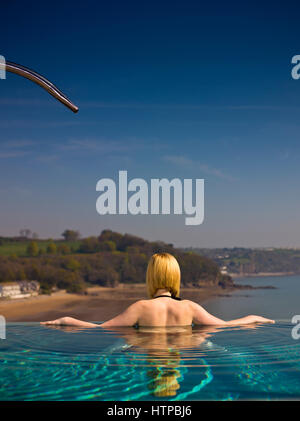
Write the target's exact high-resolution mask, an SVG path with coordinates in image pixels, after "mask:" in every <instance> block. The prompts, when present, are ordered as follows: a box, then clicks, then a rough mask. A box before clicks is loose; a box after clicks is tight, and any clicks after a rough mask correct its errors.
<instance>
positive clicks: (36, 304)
mask: <svg viewBox="0 0 300 421" xmlns="http://www.w3.org/2000/svg"><path fill="white" fill-rule="evenodd" d="M87 292H88V294H87V295H77V294H69V293H66V292H64V291H59V292H55V293H53V294H52V295H38V296H35V297H29V298H23V299H14V300H12V299H1V300H0V315H2V316H4V317H5V318H6V321H7V322H40V321H46V320H52V319H55V318H58V317H63V316H71V317H75V318H78V319H82V320H86V321H99V322H100V321H104V320H108V319H110V318H112V317H114V316H116V315H117V314H119V313H120V312H122V311H123V310H125V308H126V307H128V305H130V304H132V303H134V302H135V301H137V300H140V299H146V298H147V295H146V289H145V285H141V284H134V285H125V286H124V285H120V286H119V287H117V288H104V287H94V288H88V290H87ZM180 295H181V297H182V298H184V299H189V300H193V301H195V302H197V303H199V304H203V303H204V302H205V301H206V300H208V299H210V298H212V297H217V296H222V295H223V296H224V295H228V291H227V290H224V289H222V288H219V289H217V288H182V289H181V294H180Z"/></svg>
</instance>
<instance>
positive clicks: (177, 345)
mask: <svg viewBox="0 0 300 421" xmlns="http://www.w3.org/2000/svg"><path fill="white" fill-rule="evenodd" d="M258 326H259V324H253V325H250V324H249V325H247V326H240V327H234V330H249V329H255V328H257V327H258ZM47 327H49V328H51V329H60V330H64V331H66V332H70V333H75V332H78V331H80V330H82V328H78V327H74V326H63V327H62V326H53V325H48V326H47ZM96 329H97V328H96ZM225 329H228V327H227V328H226V327H216V326H205V327H199V326H198V327H192V326H181V327H139V328H132V327H119V328H116V327H114V328H110V329H102V328H101V331H102V332H106V333H107V334H112V335H114V336H117V337H119V338H122V339H123V340H125V341H126V344H127V346H126V347H125V348H124V346H123V348H124V349H125V350H127V352H128V351H129V352H130V354H131V355H134V361H135V363H136V362H137V360H139V361H141V362H146V365H147V371H146V376H147V387H148V390H149V391H150V393H151V394H152V395H153V396H155V397H174V396H176V395H177V394H178V392H179V390H180V382H182V381H183V374H182V372H183V370H184V369H185V368H186V367H187V366H188V365H189V363H193V361H195V360H194V358H195V356H196V357H197V358H198V364H199V362H201V360H202V362H203V365H202V367H203V366H205V365H206V362H205V359H204V357H206V356H207V353H208V352H209V351H210V350H211V347H213V349H214V350H216V349H217V348H216V346H215V345H214V344H213V343H212V342H211V341H210V337H211V336H212V334H214V333H216V332H221V331H223V330H225ZM230 329H231V330H232V329H233V328H230ZM92 330H93V331H94V332H95V330H94V329H92ZM222 352H223V350H222ZM198 366H199V367H201V364H199V365H198ZM199 382H200V379H199Z"/></svg>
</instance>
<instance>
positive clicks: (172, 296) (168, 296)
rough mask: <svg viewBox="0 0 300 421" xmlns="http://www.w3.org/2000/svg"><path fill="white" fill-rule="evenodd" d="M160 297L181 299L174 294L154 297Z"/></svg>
mask: <svg viewBox="0 0 300 421" xmlns="http://www.w3.org/2000/svg"><path fill="white" fill-rule="evenodd" d="M160 297H166V298H172V299H173V300H178V301H181V298H179V297H175V296H174V295H158V296H157V297H154V298H160Z"/></svg>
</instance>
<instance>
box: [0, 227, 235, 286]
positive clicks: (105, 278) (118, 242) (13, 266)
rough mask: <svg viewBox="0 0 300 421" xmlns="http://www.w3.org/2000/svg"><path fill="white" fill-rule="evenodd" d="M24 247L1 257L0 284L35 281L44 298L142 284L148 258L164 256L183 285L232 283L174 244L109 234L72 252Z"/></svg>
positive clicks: (53, 246) (61, 246)
mask: <svg viewBox="0 0 300 421" xmlns="http://www.w3.org/2000/svg"><path fill="white" fill-rule="evenodd" d="M66 231H71V230H66ZM66 231H65V232H64V233H65V234H66ZM74 232H75V233H77V232H76V231H73V234H74ZM67 234H70V233H67ZM64 238H65V240H67V239H68V240H70V241H72V240H74V239H75V238H76V239H78V238H79V234H77V237H76V235H75V237H74V236H72V232H71V239H70V236H68V235H64ZM27 242H28V244H27V248H26V256H16V255H11V256H0V282H6V281H19V280H36V281H38V282H40V285H41V291H42V292H44V293H50V292H51V291H53V290H54V289H56V288H57V289H66V290H67V291H68V292H76V293H83V292H84V291H85V289H86V288H87V287H88V286H94V285H100V286H110V287H116V286H117V285H118V284H119V283H124V284H130V283H144V282H145V274H146V268H147V264H148V260H149V258H150V256H151V255H152V254H153V253H157V252H168V253H171V254H173V255H174V256H175V257H176V258H177V260H178V262H179V264H180V267H181V274H182V284H183V285H184V286H197V287H201V286H207V285H211V286H214V285H220V286H223V287H226V286H228V285H232V284H233V282H232V280H231V278H230V277H229V276H227V275H223V274H221V273H220V270H219V267H218V264H217V263H215V262H214V261H213V260H211V259H209V258H207V257H204V256H200V255H198V254H196V253H194V252H191V251H188V252H184V251H181V250H179V249H176V248H174V247H173V245H172V244H166V243H163V242H150V241H147V240H144V239H142V238H140V237H136V236H133V235H130V234H120V233H117V232H113V231H111V230H104V231H102V232H101V234H100V235H99V236H91V237H88V238H83V239H81V240H80V241H79V244H78V247H77V248H76V250H74V249H72V248H71V247H70V246H69V245H68V244H65V243H64V242H62V243H59V242H58V243H55V242H54V241H53V242H50V243H48V245H47V248H46V250H43V251H42V252H41V250H42V249H41V248H40V247H39V244H38V242H36V241H34V240H32V239H28V240H27Z"/></svg>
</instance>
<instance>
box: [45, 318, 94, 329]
mask: <svg viewBox="0 0 300 421" xmlns="http://www.w3.org/2000/svg"><path fill="white" fill-rule="evenodd" d="M40 324H41V325H55V326H78V327H100V326H101V325H97V324H96V323H89V322H84V321H82V320H78V319H74V318H73V317H61V318H60V319H56V320H49V321H48V322H40Z"/></svg>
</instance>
